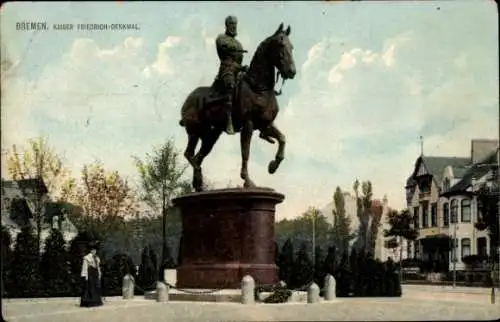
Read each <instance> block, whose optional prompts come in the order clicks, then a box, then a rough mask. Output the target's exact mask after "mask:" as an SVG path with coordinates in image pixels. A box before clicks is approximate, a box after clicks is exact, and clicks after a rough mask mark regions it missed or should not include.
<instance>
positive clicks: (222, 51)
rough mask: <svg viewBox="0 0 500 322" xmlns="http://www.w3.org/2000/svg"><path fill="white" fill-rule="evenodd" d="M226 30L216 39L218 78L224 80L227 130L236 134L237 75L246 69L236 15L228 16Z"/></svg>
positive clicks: (223, 90)
mask: <svg viewBox="0 0 500 322" xmlns="http://www.w3.org/2000/svg"><path fill="white" fill-rule="evenodd" d="M225 24H226V32H225V33H224V34H220V35H219V36H218V37H217V39H216V40H215V45H216V47H217V55H218V56H219V59H220V67H219V73H218V74H217V78H218V79H219V80H220V81H222V82H220V83H222V88H221V89H220V91H221V92H222V94H223V95H224V106H225V108H226V112H227V126H226V132H227V133H228V134H234V133H235V132H234V129H233V121H232V117H231V108H232V105H233V91H234V88H235V86H236V75H238V73H239V72H241V71H244V70H246V67H244V66H242V65H241V63H242V61H243V53H246V52H247V51H246V50H243V47H242V45H241V43H240V42H239V41H238V40H237V39H236V38H235V37H236V35H237V24H238V20H237V19H236V17H235V16H228V17H227V18H226V21H225Z"/></svg>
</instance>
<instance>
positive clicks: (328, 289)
mask: <svg viewBox="0 0 500 322" xmlns="http://www.w3.org/2000/svg"><path fill="white" fill-rule="evenodd" d="M334 299H335V277H333V276H332V275H330V274H327V275H326V277H325V301H333V300H334Z"/></svg>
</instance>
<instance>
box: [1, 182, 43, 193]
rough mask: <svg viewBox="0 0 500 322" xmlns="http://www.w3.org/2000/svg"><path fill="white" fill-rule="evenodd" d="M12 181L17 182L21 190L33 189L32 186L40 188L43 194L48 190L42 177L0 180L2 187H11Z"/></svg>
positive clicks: (12, 185)
mask: <svg viewBox="0 0 500 322" xmlns="http://www.w3.org/2000/svg"><path fill="white" fill-rule="evenodd" d="M14 182H16V183H17V185H18V187H19V189H21V190H26V189H33V188H35V187H37V186H38V188H39V189H41V192H42V193H44V194H45V193H47V192H48V189H47V186H46V185H45V182H44V181H43V179H42V178H34V179H21V180H2V187H6V188H13V187H14Z"/></svg>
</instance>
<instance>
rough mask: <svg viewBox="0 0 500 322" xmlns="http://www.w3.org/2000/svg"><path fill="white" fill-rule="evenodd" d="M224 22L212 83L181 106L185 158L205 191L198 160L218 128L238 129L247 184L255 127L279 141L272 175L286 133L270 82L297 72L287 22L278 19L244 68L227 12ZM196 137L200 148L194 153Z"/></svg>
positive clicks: (209, 148) (234, 22)
mask: <svg viewBox="0 0 500 322" xmlns="http://www.w3.org/2000/svg"><path fill="white" fill-rule="evenodd" d="M225 25H226V32H225V33H224V34H221V35H219V36H218V37H217V39H216V41H215V44H216V48H217V54H218V56H219V59H220V67H219V72H218V74H217V76H216V78H215V80H214V82H213V84H212V86H202V87H197V88H195V89H194V90H193V91H192V92H191V93H190V94H189V95H188V96H187V98H186V100H185V101H184V104H183V105H182V109H181V121H180V122H179V124H180V125H181V126H183V127H184V128H185V130H186V133H187V135H188V143H187V147H186V150H185V152H184V157H185V158H186V159H187V160H188V161H189V163H190V164H191V166H192V167H193V181H192V185H193V188H194V189H195V190H196V191H198V192H199V191H203V174H202V168H201V165H202V163H203V160H204V159H205V157H206V156H207V155H208V154H210V152H211V151H212V148H213V147H214V145H215V143H216V142H217V140H218V139H219V137H220V135H221V134H222V132H226V133H227V134H234V133H237V132H240V144H241V157H242V163H241V172H240V177H241V179H243V180H244V187H245V188H252V187H255V184H254V183H253V181H252V180H251V179H250V176H249V174H248V159H249V156H250V144H251V140H252V135H253V131H254V130H259V131H260V136H259V137H260V138H261V139H264V140H266V141H267V142H269V143H273V144H274V143H275V140H276V141H277V142H278V149H277V152H276V155H275V157H274V160H272V161H271V162H269V165H268V172H269V173H270V174H273V173H275V172H276V170H277V169H278V167H279V165H280V163H281V162H282V161H283V159H284V157H285V136H284V135H283V133H281V132H280V130H279V129H278V128H277V127H276V125H275V124H274V120H275V118H276V115H277V114H278V112H279V106H278V102H277V99H276V96H277V95H280V94H281V91H279V92H276V91H275V89H274V87H275V84H276V81H277V80H278V79H279V77H280V76H281V77H282V80H283V83H284V82H285V80H286V79H293V78H294V77H295V74H296V69H295V62H294V59H293V53H292V51H293V45H292V43H291V42H290V39H289V36H290V32H291V29H290V26H288V28H287V29H286V30H285V29H284V27H283V23H281V24H280V25H279V27H278V29H277V30H276V32H274V34H272V35H271V36H269V37H267V38H266V39H264V40H263V41H262V42H261V43H260V44H259V46H258V47H257V50H256V51H255V54H254V56H253V58H252V60H251V62H250V66H248V67H247V66H242V62H243V54H244V53H246V52H247V51H246V50H244V49H243V46H242V45H241V43H240V42H239V41H238V40H237V39H236V35H237V19H236V17H234V16H229V17H227V18H226V20H225ZM276 70H277V72H276V73H275V71H276ZM275 75H276V76H275ZM200 140H201V147H200V149H199V150H198V152H197V153H196V151H195V150H196V146H197V145H198V141H200Z"/></svg>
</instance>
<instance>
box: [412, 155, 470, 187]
mask: <svg viewBox="0 0 500 322" xmlns="http://www.w3.org/2000/svg"><path fill="white" fill-rule="evenodd" d="M470 162H471V160H470V158H463V157H433V156H420V157H418V159H417V161H416V162H415V167H414V169H413V173H412V175H411V176H410V178H408V180H407V185H408V183H414V182H413V181H414V178H415V176H416V175H417V171H418V168H419V167H420V164H421V163H424V165H425V168H426V169H427V172H428V173H429V174H430V175H432V177H433V178H434V180H436V183H438V184H439V185H440V184H441V181H442V180H443V172H444V169H445V168H446V167H447V166H452V167H453V168H462V167H465V166H466V165H468V164H470ZM412 180H413V181H412ZM410 185H411V184H410Z"/></svg>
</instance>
